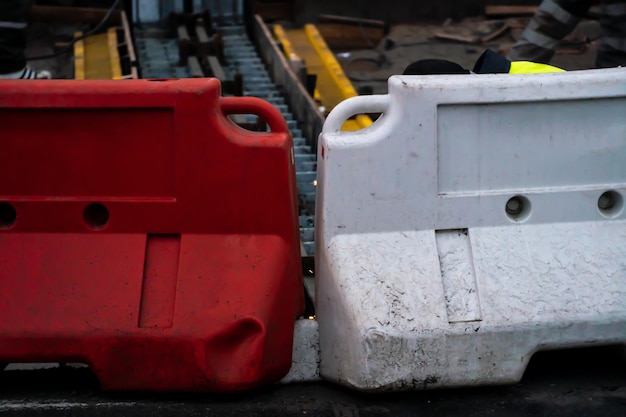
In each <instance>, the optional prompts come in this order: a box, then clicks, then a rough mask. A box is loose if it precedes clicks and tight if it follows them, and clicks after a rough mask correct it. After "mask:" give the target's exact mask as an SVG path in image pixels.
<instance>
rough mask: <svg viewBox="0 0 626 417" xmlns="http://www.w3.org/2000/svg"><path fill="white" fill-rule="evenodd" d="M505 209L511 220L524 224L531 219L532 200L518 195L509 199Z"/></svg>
mask: <svg viewBox="0 0 626 417" xmlns="http://www.w3.org/2000/svg"><path fill="white" fill-rule="evenodd" d="M504 209H505V211H506V215H507V216H508V217H509V219H511V220H512V221H514V222H523V221H525V220H526V219H528V217H530V210H531V209H530V200H529V199H527V198H526V197H524V196H522V195H516V196H514V197H511V198H509V200H508V201H507V202H506V205H505V208H504Z"/></svg>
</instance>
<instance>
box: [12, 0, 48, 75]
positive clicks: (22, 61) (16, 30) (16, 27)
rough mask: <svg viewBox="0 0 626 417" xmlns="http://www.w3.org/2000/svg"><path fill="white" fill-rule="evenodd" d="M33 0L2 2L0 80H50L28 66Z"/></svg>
mask: <svg viewBox="0 0 626 417" xmlns="http://www.w3.org/2000/svg"><path fill="white" fill-rule="evenodd" d="M31 7H32V0H0V79H2V78H21V79H34V78H50V73H49V72H48V71H42V72H39V73H38V72H36V71H33V70H32V69H30V68H28V67H27V66H26V56H25V54H24V51H25V50H26V28H27V26H28V19H29V14H30V9H31Z"/></svg>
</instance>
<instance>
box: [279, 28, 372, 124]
mask: <svg viewBox="0 0 626 417" xmlns="http://www.w3.org/2000/svg"><path fill="white" fill-rule="evenodd" d="M274 36H275V37H276V39H277V40H278V41H279V42H280V43H281V45H282V47H283V52H284V53H285V55H286V56H287V58H288V59H289V60H290V61H299V60H303V61H304V64H305V65H306V69H307V72H308V73H309V74H315V75H316V76H317V83H316V88H315V93H314V98H315V100H316V101H318V102H319V103H320V104H321V105H322V106H324V108H325V109H326V111H330V110H332V109H333V108H334V107H335V106H336V105H337V104H339V103H340V102H342V101H343V100H345V99H347V98H350V97H354V96H356V95H357V92H356V90H355V89H354V86H353V85H352V83H351V82H350V80H349V79H348V77H346V74H345V73H344V72H343V69H342V68H341V65H339V62H337V59H336V58H335V55H334V54H333V53H332V51H331V50H330V48H329V47H328V45H327V44H326V42H325V41H324V38H323V37H322V35H321V34H320V33H319V31H318V30H317V28H316V27H315V25H310V24H309V25H305V26H304V28H302V29H285V28H283V27H282V26H281V25H274ZM371 124H372V119H370V118H369V117H368V116H365V115H359V116H357V117H356V118H354V119H351V120H348V121H347V122H346V123H345V124H344V125H343V128H342V129H343V130H358V129H363V128H365V127H367V126H369V125H371Z"/></svg>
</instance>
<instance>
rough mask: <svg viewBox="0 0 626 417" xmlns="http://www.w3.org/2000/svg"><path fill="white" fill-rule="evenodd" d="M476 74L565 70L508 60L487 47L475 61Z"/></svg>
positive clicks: (534, 72)
mask: <svg viewBox="0 0 626 417" xmlns="http://www.w3.org/2000/svg"><path fill="white" fill-rule="evenodd" d="M473 72H475V73H476V74H541V73H547V72H565V70H562V69H561V68H557V67H553V66H552V65H547V64H538V63H536V62H529V61H509V60H508V59H506V58H505V57H503V56H502V55H499V54H497V53H496V52H494V51H492V50H490V49H487V50H486V51H485V52H484V53H483V54H482V55H481V56H480V58H478V61H476V65H475V66H474V70H473Z"/></svg>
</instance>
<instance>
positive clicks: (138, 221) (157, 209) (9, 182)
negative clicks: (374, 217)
mask: <svg viewBox="0 0 626 417" xmlns="http://www.w3.org/2000/svg"><path fill="white" fill-rule="evenodd" d="M234 113H253V114H257V115H260V116H261V117H262V118H264V119H265V120H266V121H267V123H268V125H269V126H270V128H271V130H272V131H271V133H259V132H250V131H246V130H243V129H241V128H239V127H238V126H236V125H234V124H233V123H232V122H231V121H230V120H229V119H228V118H227V117H226V116H225V114H234ZM296 196H297V194H296V185H295V171H294V161H293V148H292V139H291V136H290V134H289V132H288V130H287V126H286V123H285V121H284V119H283V118H282V116H281V115H280V113H279V112H278V110H276V109H275V108H274V107H273V106H271V105H270V104H269V103H266V102H264V101H262V100H260V99H255V98H220V84H219V82H218V81H217V80H206V79H205V80H171V81H165V82H156V81H147V80H135V81H130V80H129V81H123V82H120V81H117V82H115V81H82V82H76V81H32V82H31V81H29V82H23V81H22V82H20V81H17V82H15V81H14V82H9V81H7V82H4V81H2V82H0V362H84V363H87V364H89V365H90V366H91V367H92V369H93V370H94V372H95V373H96V375H97V376H98V378H99V379H100V382H101V385H102V387H103V389H109V390H157V391H235V390H242V389H248V388H251V387H254V386H258V385H261V384H265V383H269V382H272V381H275V380H277V379H279V378H281V377H282V376H283V375H285V374H286V373H287V371H288V370H289V367H290V366H291V351H292V343H293V342H292V338H293V326H294V319H295V318H296V317H297V316H298V315H299V314H300V313H301V312H302V309H303V299H302V298H303V294H302V277H301V267H300V247H299V236H298V229H297V225H298V219H297V198H296Z"/></svg>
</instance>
